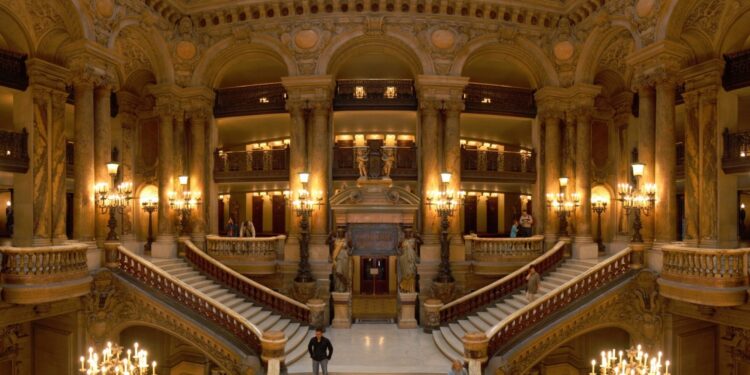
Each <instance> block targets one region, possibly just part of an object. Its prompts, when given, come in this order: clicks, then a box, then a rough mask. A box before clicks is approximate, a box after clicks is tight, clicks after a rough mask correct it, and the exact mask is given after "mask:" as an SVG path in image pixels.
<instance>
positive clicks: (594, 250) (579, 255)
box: [573, 242, 599, 259]
mask: <svg viewBox="0 0 750 375" xmlns="http://www.w3.org/2000/svg"><path fill="white" fill-rule="evenodd" d="M598 257H599V246H598V245H597V244H596V242H589V243H574V244H573V259H597V258H598Z"/></svg>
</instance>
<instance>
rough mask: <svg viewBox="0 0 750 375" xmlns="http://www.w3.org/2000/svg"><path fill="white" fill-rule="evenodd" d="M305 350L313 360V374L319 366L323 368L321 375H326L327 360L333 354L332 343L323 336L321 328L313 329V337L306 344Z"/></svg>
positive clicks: (316, 372)
mask: <svg viewBox="0 0 750 375" xmlns="http://www.w3.org/2000/svg"><path fill="white" fill-rule="evenodd" d="M307 352H308V353H310V357H311V358H312V361H313V374H315V375H318V371H319V370H320V368H323V375H328V361H330V360H331V356H332V355H333V345H331V341H330V340H328V339H327V338H325V337H323V329H322V328H316V329H315V337H313V338H311V339H310V343H309V344H307Z"/></svg>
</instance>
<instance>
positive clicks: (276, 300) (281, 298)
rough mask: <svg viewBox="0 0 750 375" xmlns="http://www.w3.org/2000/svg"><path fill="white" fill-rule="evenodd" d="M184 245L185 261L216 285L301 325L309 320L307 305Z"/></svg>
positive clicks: (191, 245) (192, 246)
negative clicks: (212, 280)
mask: <svg viewBox="0 0 750 375" xmlns="http://www.w3.org/2000/svg"><path fill="white" fill-rule="evenodd" d="M184 244H185V258H187V260H189V261H190V262H191V263H192V264H193V265H194V266H195V267H196V268H197V269H198V270H200V271H201V272H203V273H204V274H206V275H207V276H209V277H211V278H212V279H214V280H215V281H216V282H218V283H219V284H222V285H223V286H225V287H227V288H229V289H232V290H234V291H235V292H236V293H238V294H240V295H242V296H244V297H245V298H247V299H249V300H251V301H252V302H253V303H257V304H259V305H261V306H263V307H266V308H268V309H270V310H273V311H275V312H277V313H279V314H281V315H282V316H284V317H287V318H292V319H296V320H298V321H300V322H302V323H303V324H307V323H308V322H309V321H310V308H309V307H307V305H304V304H302V303H299V302H297V301H295V300H293V299H291V298H289V297H287V296H285V295H283V294H281V293H278V292H276V291H274V290H272V289H270V288H268V287H266V286H264V285H261V284H259V283H257V282H255V281H253V280H251V279H248V278H247V277H245V276H242V275H241V274H240V273H239V272H237V271H234V270H232V269H231V268H229V267H227V266H226V265H224V264H222V263H221V262H219V261H217V260H216V259H213V258H211V257H210V256H209V255H208V254H206V253H204V252H203V251H201V250H200V249H198V248H197V247H196V246H195V245H194V244H193V243H192V242H190V241H185V242H184Z"/></svg>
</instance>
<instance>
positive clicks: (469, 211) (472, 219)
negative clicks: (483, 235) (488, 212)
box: [464, 195, 477, 234]
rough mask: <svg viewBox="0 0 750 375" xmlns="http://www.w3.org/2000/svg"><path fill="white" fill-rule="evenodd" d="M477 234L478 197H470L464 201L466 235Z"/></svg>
mask: <svg viewBox="0 0 750 375" xmlns="http://www.w3.org/2000/svg"><path fill="white" fill-rule="evenodd" d="M476 232H477V196H476V195H469V196H467V197H466V200H465V201H464V233H467V234H468V233H476Z"/></svg>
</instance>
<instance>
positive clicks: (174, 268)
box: [160, 262, 193, 273]
mask: <svg viewBox="0 0 750 375" xmlns="http://www.w3.org/2000/svg"><path fill="white" fill-rule="evenodd" d="M160 267H161V269H163V270H164V271H167V272H170V273H173V272H181V271H186V270H192V269H193V267H192V266H190V265H189V264H186V263H185V262H182V263H173V264H167V265H165V266H160Z"/></svg>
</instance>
